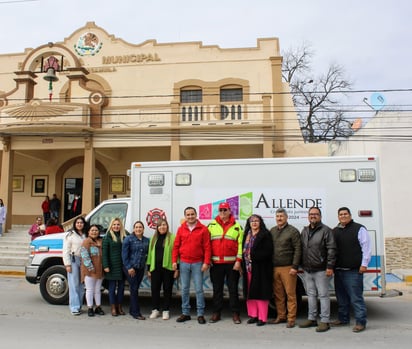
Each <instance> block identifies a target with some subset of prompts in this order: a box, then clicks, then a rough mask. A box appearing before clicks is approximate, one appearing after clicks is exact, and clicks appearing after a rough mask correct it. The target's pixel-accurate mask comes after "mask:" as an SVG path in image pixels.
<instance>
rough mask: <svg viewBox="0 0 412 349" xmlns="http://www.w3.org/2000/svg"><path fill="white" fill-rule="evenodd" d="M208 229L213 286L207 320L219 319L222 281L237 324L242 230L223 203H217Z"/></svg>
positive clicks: (215, 320) (238, 319)
mask: <svg viewBox="0 0 412 349" xmlns="http://www.w3.org/2000/svg"><path fill="white" fill-rule="evenodd" d="M208 228H209V232H210V238H211V247H212V266H211V268H210V279H211V281H212V285H213V314H212V317H211V318H210V320H209V322H210V323H215V322H218V321H219V320H220V319H221V312H222V309H223V287H224V285H225V280H226V282H227V286H228V289H229V303H230V308H231V311H232V314H233V322H234V323H235V324H240V323H241V320H240V316H239V314H240V302H239V292H238V284H239V278H240V275H241V273H242V267H241V261H242V241H243V229H242V227H241V226H240V224H239V223H238V222H236V220H235V217H234V216H233V215H232V213H231V211H230V205H229V203H227V202H222V203H220V204H219V214H218V215H217V216H216V218H215V219H214V220H213V221H212V222H210V224H209V226H208Z"/></svg>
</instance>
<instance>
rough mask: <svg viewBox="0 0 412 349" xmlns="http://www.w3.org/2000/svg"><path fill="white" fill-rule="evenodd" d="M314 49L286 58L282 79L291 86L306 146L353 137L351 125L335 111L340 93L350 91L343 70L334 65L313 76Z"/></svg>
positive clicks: (292, 52) (295, 51) (287, 54)
mask: <svg viewBox="0 0 412 349" xmlns="http://www.w3.org/2000/svg"><path fill="white" fill-rule="evenodd" d="M312 56H313V53H312V51H311V49H310V48H309V47H308V46H306V45H303V46H302V47H299V48H297V49H290V50H288V51H287V52H285V53H284V55H283V67H282V77H283V79H284V80H285V81H287V82H288V83H289V85H290V88H291V92H292V95H293V102H294V105H295V107H296V110H297V114H298V117H299V122H300V126H301V130H302V134H303V137H304V139H305V141H306V142H310V143H317V142H325V141H329V140H332V139H336V138H341V137H348V136H350V135H351V134H352V129H351V122H350V121H349V120H347V119H345V115H344V112H343V111H342V110H339V109H337V108H336V106H337V105H338V102H339V100H338V98H337V96H338V92H342V91H344V90H347V89H349V88H350V85H351V83H350V82H349V81H347V80H346V79H345V77H344V69H343V68H342V67H341V66H339V65H337V64H332V65H330V67H329V68H328V71H327V72H326V74H324V75H321V76H320V77H318V78H313V77H310V76H311V75H312V69H311V65H310V63H311V59H312Z"/></svg>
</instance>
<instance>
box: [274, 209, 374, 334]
mask: <svg viewBox="0 0 412 349" xmlns="http://www.w3.org/2000/svg"><path fill="white" fill-rule="evenodd" d="M287 220H288V215H287V212H286V211H285V210H284V209H278V210H277V211H276V224H277V225H276V226H275V227H273V228H272V229H271V233H272V237H273V246H274V254H273V290H274V295H275V304H276V310H277V317H276V319H274V320H271V323H273V324H279V323H287V325H286V326H287V327H289V328H292V327H295V321H296V308H297V304H296V282H297V273H298V269H299V266H300V267H302V269H303V272H304V281H305V288H306V293H307V296H308V317H307V320H306V321H304V322H302V323H301V324H299V327H300V328H308V327H316V331H317V332H326V331H328V330H329V328H330V326H346V325H349V321H350V308H351V307H352V308H353V311H354V316H355V326H354V327H353V328H352V331H353V332H362V331H363V330H365V328H366V321H367V316H366V305H365V301H364V298H363V273H365V271H366V270H367V266H368V264H369V261H370V259H371V242H370V238H369V234H368V231H367V230H366V228H365V227H364V226H362V225H360V224H358V223H356V222H354V221H353V219H352V215H351V212H350V209H349V208H347V207H341V208H339V209H338V221H339V224H338V225H337V226H336V227H335V228H334V229H331V228H329V227H328V226H327V225H325V224H324V223H322V212H321V210H320V208H318V207H312V208H310V209H309V212H308V220H309V225H307V226H305V227H304V228H303V230H302V232H301V233H299V231H298V230H297V229H296V228H295V227H293V226H291V225H290V224H288V221H287ZM333 275H334V283H335V292H336V298H337V302H338V319H337V320H335V321H330V298H329V283H330V280H331V277H332V276H333ZM318 298H319V303H320V313H319V315H320V321H319V322H318V321H317V319H318V304H317V300H318Z"/></svg>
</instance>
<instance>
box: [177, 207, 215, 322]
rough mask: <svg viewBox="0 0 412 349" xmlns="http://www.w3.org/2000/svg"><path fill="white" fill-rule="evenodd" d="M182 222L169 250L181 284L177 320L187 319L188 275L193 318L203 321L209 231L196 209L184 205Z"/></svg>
mask: <svg viewBox="0 0 412 349" xmlns="http://www.w3.org/2000/svg"><path fill="white" fill-rule="evenodd" d="M184 215H185V222H183V223H182V225H181V226H180V227H179V229H178V230H177V233H176V238H175V242H174V245H173V251H172V263H173V269H174V270H177V263H178V262H179V269H180V282H181V283H182V315H180V316H179V317H178V318H177V320H176V321H177V322H185V321H188V320H190V319H191V318H190V292H189V291H190V277H191V276H192V277H193V284H194V286H195V292H196V308H197V321H198V323H199V324H202V325H203V324H205V323H206V320H205V318H204V313H205V296H204V293H203V272H204V271H206V270H207V269H208V268H209V265H210V255H211V250H210V234H209V230H208V229H207V227H206V226H204V225H203V224H202V223H200V221H199V220H198V219H197V212H196V209H195V208H193V207H186V208H185V211H184Z"/></svg>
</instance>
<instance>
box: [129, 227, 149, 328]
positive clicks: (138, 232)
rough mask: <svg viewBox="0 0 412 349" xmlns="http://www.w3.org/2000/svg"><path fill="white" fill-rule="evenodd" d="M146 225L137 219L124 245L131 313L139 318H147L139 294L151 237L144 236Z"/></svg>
mask: <svg viewBox="0 0 412 349" xmlns="http://www.w3.org/2000/svg"><path fill="white" fill-rule="evenodd" d="M143 232H144V225H143V223H142V222H141V221H137V222H135V223H134V225H133V234H131V235H129V236H127V237H126V238H125V239H124V241H123V246H122V261H123V272H124V274H125V275H126V278H127V282H128V283H129V286H130V310H129V312H130V315H131V316H132V317H133V318H135V319H137V320H145V319H146V318H145V317H144V316H143V315H142V313H141V312H140V307H139V302H138V295H139V287H140V283H141V282H142V280H143V276H144V272H145V267H146V259H147V252H148V250H149V239H148V238H147V237H145V236H143Z"/></svg>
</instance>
